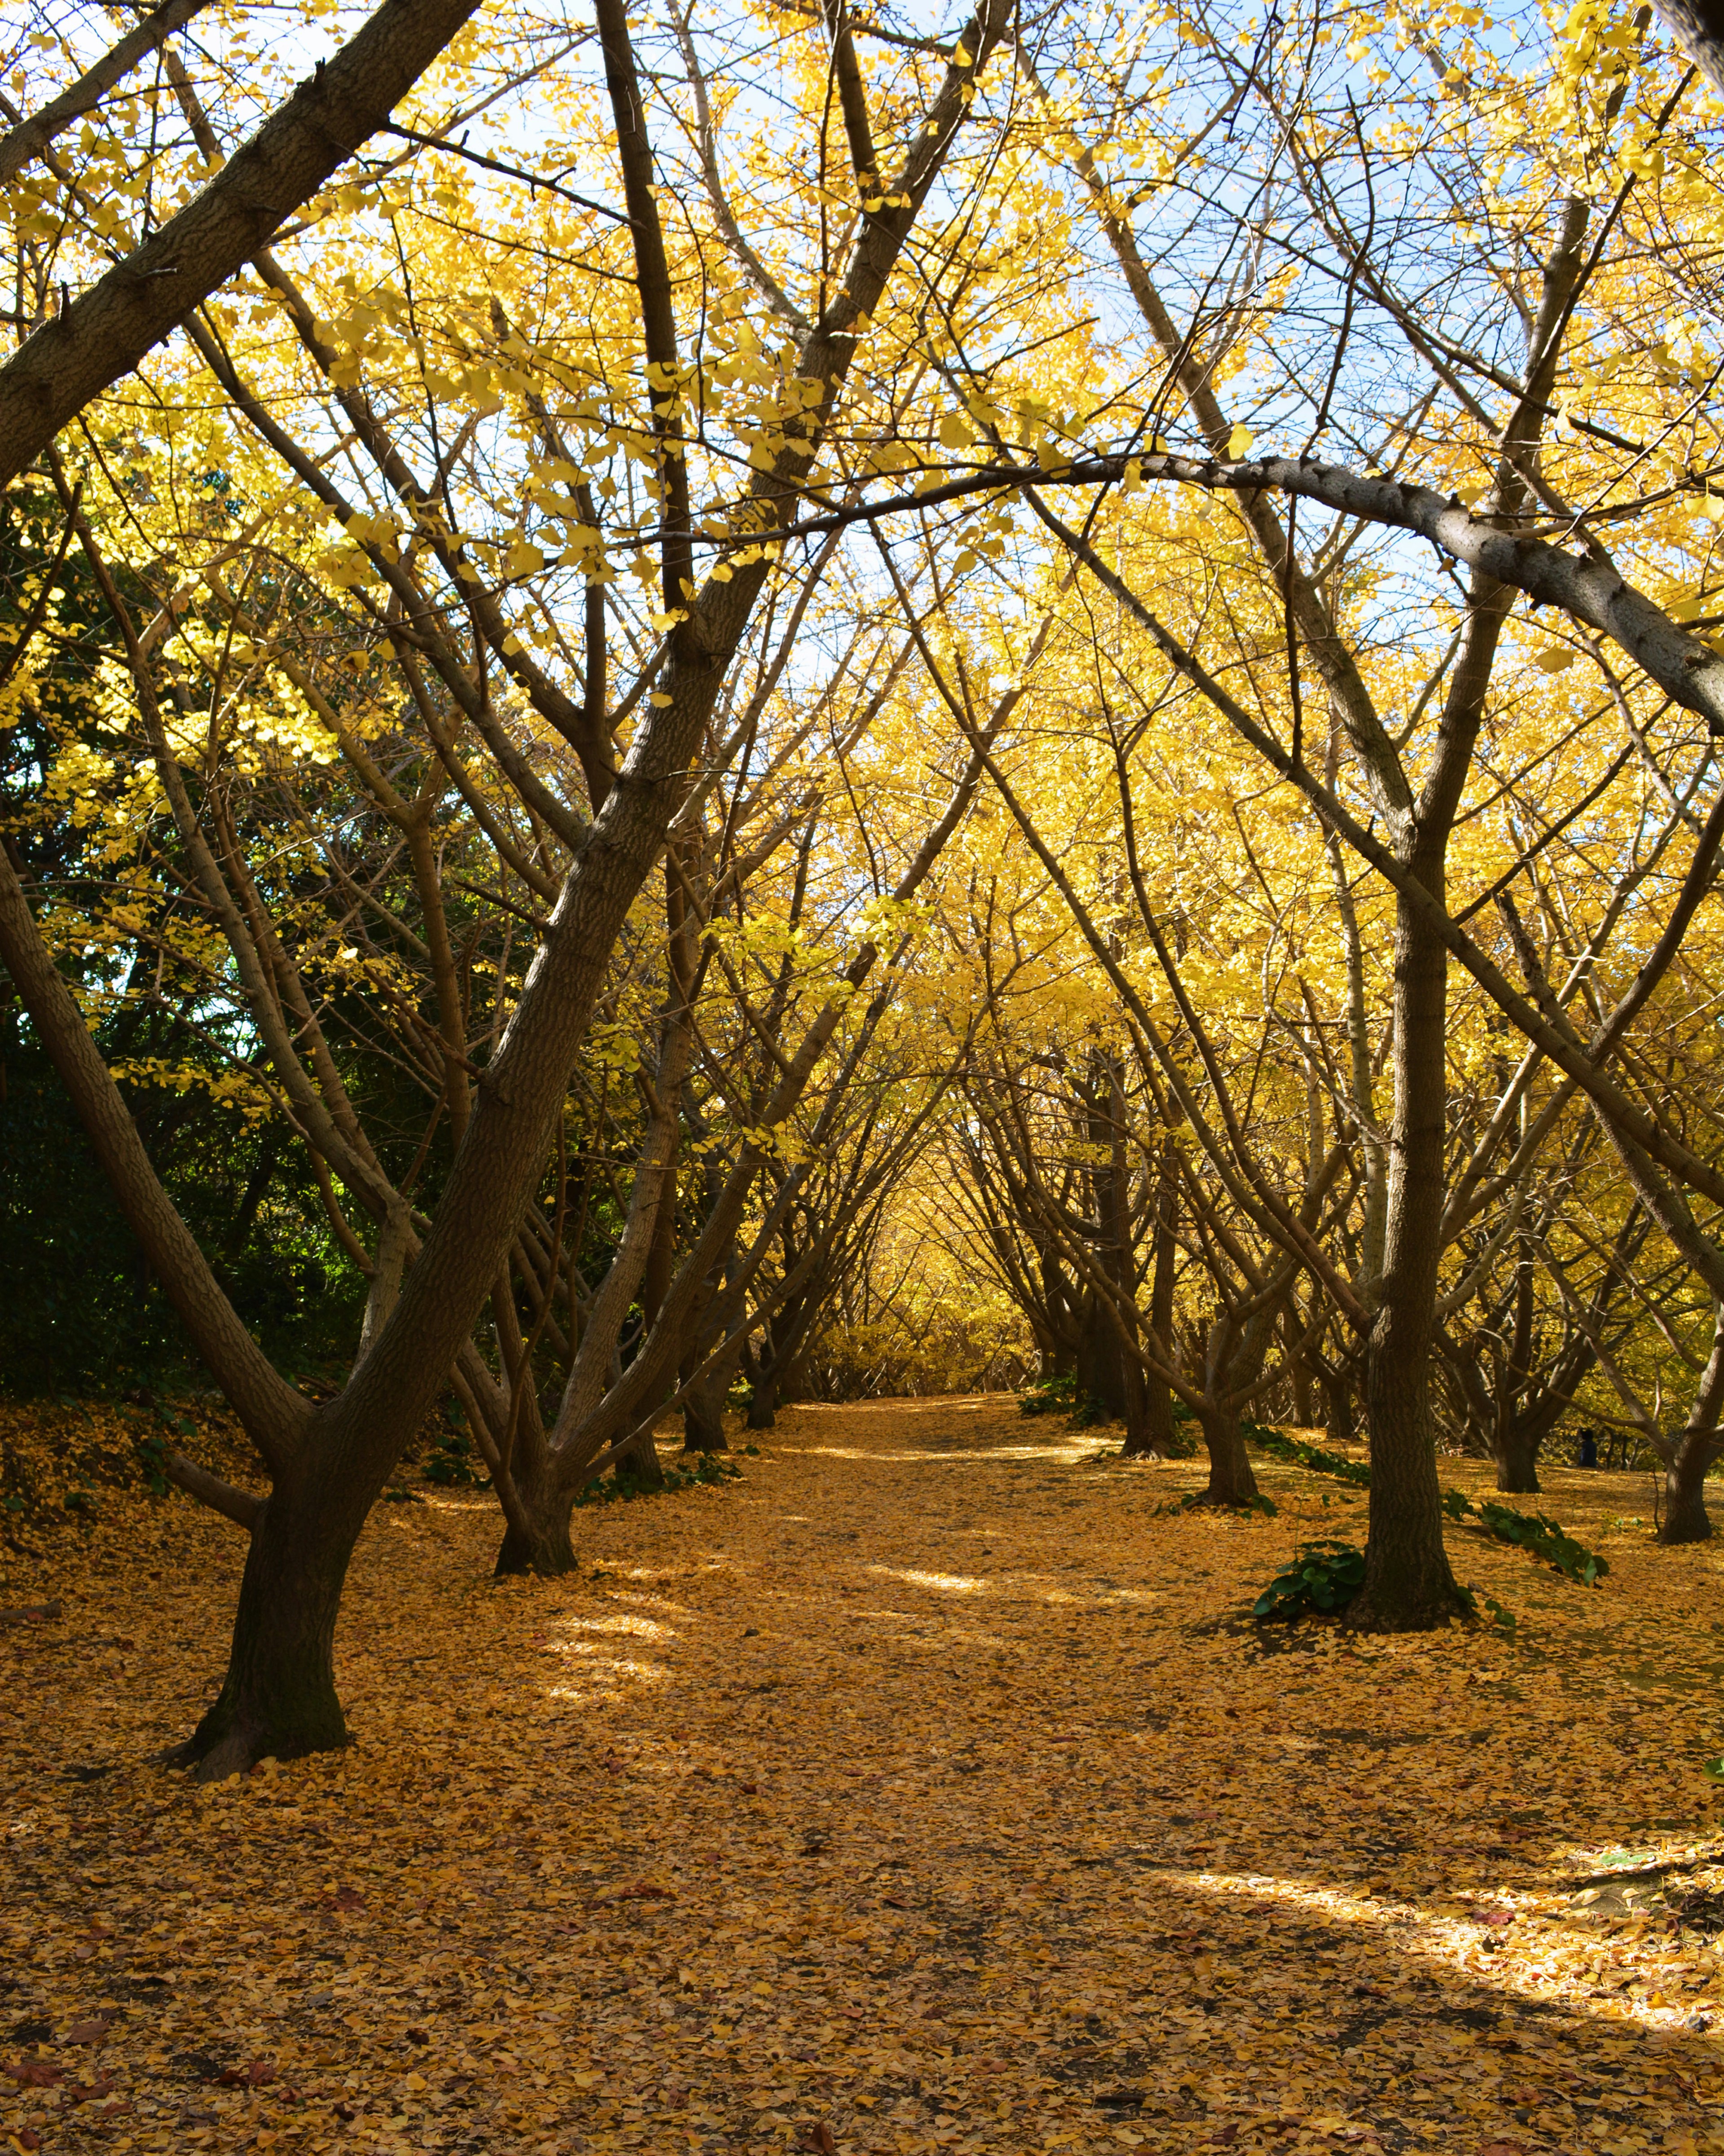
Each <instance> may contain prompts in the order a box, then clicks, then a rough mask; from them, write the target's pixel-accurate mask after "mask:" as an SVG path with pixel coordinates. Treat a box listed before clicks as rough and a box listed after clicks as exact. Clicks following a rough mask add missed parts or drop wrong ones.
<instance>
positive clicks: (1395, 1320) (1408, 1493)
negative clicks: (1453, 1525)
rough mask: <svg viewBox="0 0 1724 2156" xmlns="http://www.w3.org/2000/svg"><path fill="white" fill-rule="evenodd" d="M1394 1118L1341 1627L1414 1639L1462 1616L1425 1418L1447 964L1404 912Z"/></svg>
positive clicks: (1439, 1193) (1429, 872)
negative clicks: (1362, 1497)
mask: <svg viewBox="0 0 1724 2156" xmlns="http://www.w3.org/2000/svg"><path fill="white" fill-rule="evenodd" d="M1429 854H1430V856H1431V857H1429V858H1426V857H1424V851H1423V850H1419V849H1415V850H1414V855H1413V859H1412V860H1411V861H1410V862H1409V866H1410V867H1411V868H1412V869H1413V871H1414V874H1415V875H1417V876H1418V877H1419V880H1420V881H1421V882H1423V883H1424V885H1425V888H1426V889H1427V890H1428V891H1432V892H1433V893H1434V894H1436V895H1438V896H1440V895H1441V893H1442V891H1443V889H1444V874H1443V858H1442V851H1441V848H1440V846H1439V847H1436V848H1434V849H1431V850H1429ZM1394 967H1395V991H1394V994H1395V1000H1394V1026H1395V1031H1394V1063H1395V1070H1394V1076H1395V1107H1394V1118H1393V1123H1392V1124H1391V1127H1390V1132H1389V1189H1388V1221H1387V1224H1386V1232H1385V1235H1384V1248H1383V1279H1382V1284H1381V1290H1380V1294H1379V1298H1378V1306H1377V1310H1376V1312H1375V1315H1374V1317H1373V1322H1372V1326H1371V1330H1370V1332H1369V1334H1368V1335H1367V1338H1366V1343H1365V1407H1366V1413H1367V1417H1368V1419H1369V1424H1370V1432H1371V1529H1370V1536H1369V1539H1368V1542H1367V1546H1366V1552H1365V1581H1364V1584H1363V1586H1362V1588H1361V1589H1360V1590H1359V1593H1358V1594H1357V1598H1356V1599H1355V1600H1354V1601H1353V1604H1352V1607H1351V1609H1349V1611H1348V1613H1347V1621H1348V1623H1349V1624H1351V1625H1354V1626H1355V1627H1357V1629H1358V1630H1362V1631H1368V1632H1419V1631H1428V1630H1431V1629H1432V1628H1434V1626H1437V1625H1442V1624H1445V1623H1447V1622H1448V1621H1449V1620H1450V1619H1451V1618H1455V1617H1458V1616H1462V1615H1465V1614H1466V1613H1467V1605H1466V1604H1465V1600H1464V1599H1462V1596H1461V1593H1460V1589H1459V1587H1458V1586H1457V1585H1456V1584H1455V1575H1454V1573H1452V1572H1451V1571H1450V1570H1449V1554H1448V1552H1447V1550H1446V1549H1445V1548H1444V1543H1443V1499H1442V1490H1441V1486H1440V1485H1439V1482H1438V1480H1437V1445H1436V1429H1435V1424H1434V1421H1433V1419H1432V1415H1431V1399H1430V1382H1431V1373H1430V1358H1431V1338H1432V1333H1433V1330H1434V1323H1435V1317H1436V1294H1437V1267H1438V1261H1439V1257H1440V1255H1441V1238H1442V1219H1443V1199H1444V1142H1445V1138H1446V1135H1447V1134H1446V1131H1445V1128H1444V1111H1445V1107H1446V1079H1447V1072H1446V1069H1445V1062H1446V1057H1447V1054H1448V1041H1447V1038H1446V1023H1447V1015H1448V1014H1447V1002H1448V972H1449V958H1448V953H1447V952H1446V951H1445V950H1444V947H1443V946H1442V944H1441V943H1440V942H1438V941H1437V939H1436V937H1434V935H1433V934H1432V933H1431V932H1430V931H1429V929H1428V928H1427V927H1425V925H1424V921H1423V920H1422V918H1421V917H1420V916H1419V915H1417V914H1415V913H1414V911H1413V910H1412V908H1411V907H1410V906H1408V905H1407V904H1406V903H1405V901H1402V903H1401V904H1400V906H1399V908H1398V915H1397V920H1396V925H1395V951H1394Z"/></svg>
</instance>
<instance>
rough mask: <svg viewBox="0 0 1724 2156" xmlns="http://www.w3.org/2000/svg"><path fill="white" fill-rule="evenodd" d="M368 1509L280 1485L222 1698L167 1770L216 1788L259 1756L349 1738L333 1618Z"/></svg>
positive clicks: (254, 1540)
mask: <svg viewBox="0 0 1724 2156" xmlns="http://www.w3.org/2000/svg"><path fill="white" fill-rule="evenodd" d="M364 1521H365V1508H364V1507H356V1506H355V1505H354V1504H353V1503H352V1501H351V1496H348V1495H347V1494H346V1493H342V1494H341V1496H338V1498H337V1500H336V1503H335V1504H333V1505H331V1503H330V1502H329V1501H328V1500H327V1498H326V1496H324V1494H323V1492H322V1491H318V1490H312V1491H295V1489H294V1488H293V1487H292V1486H291V1484H290V1483H287V1482H283V1483H279V1484H278V1485H277V1486H276V1487H275V1490H274V1491H272V1492H271V1494H270V1496H269V1501H268V1502H267V1504H266V1505H265V1506H264V1511H263V1515H262V1517H261V1518H260V1519H259V1521H258V1522H257V1525H256V1526H255V1527H254V1528H253V1530H252V1537H251V1548H250V1550H249V1553H248V1554H247V1557H246V1560H245V1572H244V1577H243V1578H242V1579H241V1581H240V1584H239V1608H238V1609H237V1610H236V1611H235V1613H234V1619H233V1647H232V1650H231V1652H230V1654H229V1656H228V1673H227V1677H226V1680H225V1681H224V1682H223V1686H222V1689H221V1691H220V1693H219V1694H218V1697H217V1698H216V1700H215V1702H214V1703H213V1705H212V1706H211V1707H210V1708H209V1710H208V1712H207V1713H206V1714H205V1715H204V1717H203V1720H202V1721H201V1722H199V1723H198V1727H197V1729H196V1730H195V1731H194V1732H193V1733H192V1736H191V1738H189V1739H188V1740H187V1742H186V1743H184V1744H182V1745H179V1746H178V1747H177V1748H175V1749H174V1750H173V1751H172V1752H171V1753H169V1754H168V1755H167V1757H168V1762H169V1763H170V1764H172V1765H174V1766H180V1767H196V1768H197V1769H198V1780H199V1781H203V1782H218V1781H221V1780H222V1779H224V1778H225V1777H226V1776H227V1775H229V1774H244V1773H246V1772H248V1771H249V1769H250V1768H253V1767H254V1766H255V1765H256V1764H257V1763H258V1761H259V1759H269V1758H275V1759H297V1758H302V1757H303V1756H304V1755H305V1753H308V1752H327V1751H330V1750H332V1749H334V1748H336V1747H338V1746H341V1745H343V1744H345V1743H346V1742H347V1725H346V1719H345V1718H344V1717H343V1715H342V1713H341V1700H340V1698H339V1697H338V1696H337V1694H336V1678H335V1636H336V1614H337V1612H338V1611H339V1609H340V1608H341V1589H342V1586H343V1584H345V1582H346V1577H347V1566H348V1563H349V1562H350V1560H351V1558H352V1554H353V1545H354V1543H356V1542H357V1540H358V1538H359V1531H360V1528H361V1527H362V1526H363V1524H364Z"/></svg>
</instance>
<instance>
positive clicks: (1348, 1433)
mask: <svg viewBox="0 0 1724 2156" xmlns="http://www.w3.org/2000/svg"><path fill="white" fill-rule="evenodd" d="M1323 1401H1324V1405H1325V1409H1326V1414H1325V1417H1324V1435H1325V1436H1326V1437H1327V1439H1328V1440H1329V1442H1330V1444H1331V1445H1351V1444H1352V1442H1353V1440H1354V1439H1355V1438H1356V1437H1357V1435H1358V1422H1357V1418H1356V1417H1355V1415H1354V1414H1353V1387H1352V1378H1351V1377H1350V1376H1349V1375H1348V1373H1347V1372H1346V1371H1345V1370H1337V1372H1336V1373H1335V1375H1334V1376H1333V1377H1328V1376H1326V1377H1325V1378H1324V1379H1323Z"/></svg>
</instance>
